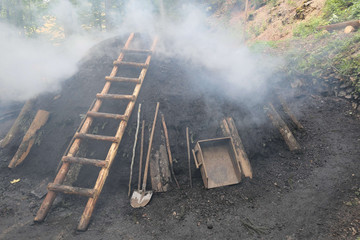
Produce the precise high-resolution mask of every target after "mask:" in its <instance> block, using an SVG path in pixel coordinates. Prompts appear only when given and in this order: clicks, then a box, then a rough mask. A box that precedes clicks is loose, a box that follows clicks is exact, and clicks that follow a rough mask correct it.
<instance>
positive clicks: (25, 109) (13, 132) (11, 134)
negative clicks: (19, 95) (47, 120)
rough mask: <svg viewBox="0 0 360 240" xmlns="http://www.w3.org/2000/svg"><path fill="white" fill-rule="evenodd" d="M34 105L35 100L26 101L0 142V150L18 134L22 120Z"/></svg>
mask: <svg viewBox="0 0 360 240" xmlns="http://www.w3.org/2000/svg"><path fill="white" fill-rule="evenodd" d="M34 104H35V99H30V100H28V101H27V102H26V103H25V105H24V106H23V108H22V109H21V111H20V113H19V116H18V117H17V118H16V120H15V122H14V124H13V125H12V127H11V128H10V130H9V132H8V133H7V134H6V136H5V138H4V139H2V140H1V141H0V148H4V147H6V146H7V145H8V144H9V143H10V142H11V141H12V140H13V139H14V137H15V136H16V135H17V134H18V133H19V131H20V127H21V125H22V124H23V121H24V118H25V117H26V116H27V115H28V114H29V112H30V111H31V110H32V108H33V107H34Z"/></svg>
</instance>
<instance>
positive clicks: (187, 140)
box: [186, 127, 192, 188]
mask: <svg viewBox="0 0 360 240" xmlns="http://www.w3.org/2000/svg"><path fill="white" fill-rule="evenodd" d="M186 145H187V154H188V167H189V179H190V187H191V188H192V178H191V165H190V161H191V159H190V158H191V156H190V141H189V128H188V127H186Z"/></svg>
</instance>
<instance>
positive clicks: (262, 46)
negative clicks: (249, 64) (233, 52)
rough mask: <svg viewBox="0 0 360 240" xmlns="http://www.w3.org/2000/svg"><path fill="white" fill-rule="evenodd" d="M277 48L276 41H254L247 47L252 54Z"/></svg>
mask: <svg viewBox="0 0 360 240" xmlns="http://www.w3.org/2000/svg"><path fill="white" fill-rule="evenodd" d="M277 47H278V42H276V41H256V42H254V43H252V44H251V45H250V46H249V48H250V49H251V50H252V51H253V52H264V51H265V50H267V49H269V48H277Z"/></svg>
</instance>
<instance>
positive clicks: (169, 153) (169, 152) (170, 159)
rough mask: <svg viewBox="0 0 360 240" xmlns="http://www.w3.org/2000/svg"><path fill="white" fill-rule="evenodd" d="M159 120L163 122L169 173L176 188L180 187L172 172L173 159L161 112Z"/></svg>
mask: <svg viewBox="0 0 360 240" xmlns="http://www.w3.org/2000/svg"><path fill="white" fill-rule="evenodd" d="M161 122H162V124H163V129H164V135H165V143H166V149H167V153H168V157H169V163H170V169H171V174H172V176H173V178H174V181H175V183H176V186H177V187H178V189H180V185H179V182H178V180H177V179H176V176H175V172H174V166H173V159H172V155H171V149H170V141H169V135H168V131H167V126H166V122H165V118H164V114H161Z"/></svg>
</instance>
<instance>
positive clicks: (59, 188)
mask: <svg viewBox="0 0 360 240" xmlns="http://www.w3.org/2000/svg"><path fill="white" fill-rule="evenodd" d="M48 190H49V191H54V192H62V193H65V194H75V195H80V196H85V197H90V198H91V197H93V196H94V195H95V192H96V191H95V190H94V189H90V188H79V187H72V186H67V185H61V184H55V183H49V185H48Z"/></svg>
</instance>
